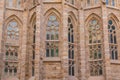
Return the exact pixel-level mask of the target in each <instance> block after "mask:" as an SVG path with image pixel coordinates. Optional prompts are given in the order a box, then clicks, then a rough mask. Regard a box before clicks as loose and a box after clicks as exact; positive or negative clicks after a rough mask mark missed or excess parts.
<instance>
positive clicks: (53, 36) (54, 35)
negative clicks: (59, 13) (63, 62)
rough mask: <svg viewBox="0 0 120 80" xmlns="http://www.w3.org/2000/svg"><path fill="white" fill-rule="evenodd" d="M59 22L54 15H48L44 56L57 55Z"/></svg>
mask: <svg viewBox="0 0 120 80" xmlns="http://www.w3.org/2000/svg"><path fill="white" fill-rule="evenodd" d="M58 45H59V22H58V20H57V17H56V16H55V15H50V16H49V18H48V22H47V27H46V57H58V56H59V46H58Z"/></svg>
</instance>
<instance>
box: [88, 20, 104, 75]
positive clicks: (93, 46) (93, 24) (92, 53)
mask: <svg viewBox="0 0 120 80" xmlns="http://www.w3.org/2000/svg"><path fill="white" fill-rule="evenodd" d="M88 32H89V45H88V46H89V68H90V75H91V76H99V75H102V74H103V52H102V46H103V45H102V27H101V26H100V24H99V22H98V21H97V20H96V19H93V20H91V21H90V23H89V27H88Z"/></svg>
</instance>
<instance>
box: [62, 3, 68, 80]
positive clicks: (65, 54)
mask: <svg viewBox="0 0 120 80" xmlns="http://www.w3.org/2000/svg"><path fill="white" fill-rule="evenodd" d="M66 8H67V5H64V10H63V16H62V21H63V22H62V23H63V27H62V34H63V35H62V46H63V47H62V55H61V59H62V68H63V70H62V75H63V80H68V73H69V71H68V68H69V64H68V12H67V9H66Z"/></svg>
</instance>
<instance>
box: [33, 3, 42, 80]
mask: <svg viewBox="0 0 120 80" xmlns="http://www.w3.org/2000/svg"><path fill="white" fill-rule="evenodd" d="M40 17H41V5H38V6H37V7H36V41H35V80H42V79H40V75H41V74H40V66H41V65H40V27H41V26H40V24H41V18H40Z"/></svg>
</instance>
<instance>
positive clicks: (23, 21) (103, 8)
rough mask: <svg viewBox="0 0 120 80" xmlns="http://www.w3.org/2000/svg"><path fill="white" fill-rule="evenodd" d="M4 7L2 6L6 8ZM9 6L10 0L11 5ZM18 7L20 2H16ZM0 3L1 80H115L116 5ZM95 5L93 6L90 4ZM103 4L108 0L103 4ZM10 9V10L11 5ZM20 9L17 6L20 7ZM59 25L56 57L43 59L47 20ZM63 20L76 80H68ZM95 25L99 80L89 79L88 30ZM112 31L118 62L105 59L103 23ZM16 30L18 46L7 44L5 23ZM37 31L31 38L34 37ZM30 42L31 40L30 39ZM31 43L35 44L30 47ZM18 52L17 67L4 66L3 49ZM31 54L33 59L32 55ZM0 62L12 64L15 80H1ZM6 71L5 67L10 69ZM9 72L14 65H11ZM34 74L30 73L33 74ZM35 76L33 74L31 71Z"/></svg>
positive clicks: (119, 77)
mask: <svg viewBox="0 0 120 80" xmlns="http://www.w3.org/2000/svg"><path fill="white" fill-rule="evenodd" d="M5 1H6V2H5ZM10 1H11V0H10ZM18 1H19V0H18ZM20 1H21V2H17V0H13V3H12V2H10V5H9V2H8V0H0V80H120V35H119V34H120V28H119V27H120V2H119V0H113V1H115V3H113V4H112V0H109V2H108V5H107V4H105V0H90V3H89V2H87V1H89V0H74V1H75V2H72V0H20ZM95 1H98V2H95ZM106 1H107V0H106ZM11 4H12V5H11ZM19 4H20V5H19ZM51 14H52V15H56V16H57V20H58V21H59V40H58V41H57V42H58V43H59V56H58V57H49V58H47V57H46V25H47V24H48V23H47V21H48V17H49V16H50V15H51ZM68 18H71V19H72V24H73V27H74V29H73V31H74V43H73V44H72V45H74V48H75V51H74V58H75V59H74V64H75V75H74V76H69V62H68V61H70V60H69V57H68V55H69V54H68V50H69V48H68V44H70V43H68ZM91 19H97V20H98V22H99V23H100V26H101V27H102V31H101V32H102V45H103V46H102V52H103V59H102V60H103V75H101V76H90V69H89V53H90V52H89V37H88V36H89V33H88V24H89V21H90V20H91ZM110 19H111V20H113V22H114V25H115V27H116V35H117V44H115V45H117V47H118V49H117V50H118V60H111V59H110V44H109V38H108V37H109V36H108V34H109V33H108V20H110ZM11 21H16V22H17V23H18V24H19V25H18V26H19V40H13V39H8V38H7V26H9V25H8V24H9V22H11ZM34 26H36V32H35V33H33V32H34V29H35V28H34ZM33 36H35V39H33ZM34 40H35V41H34ZM10 46H12V47H17V48H19V49H18V59H17V61H11V60H6V47H10ZM33 53H35V54H33ZM5 62H9V63H12V64H11V65H10V66H12V65H13V63H15V64H16V63H17V75H16V76H13V74H14V71H12V72H11V73H12V76H11V75H10V73H9V72H10V70H8V74H5V67H6V64H7V63H6V64H5ZM10 66H7V67H10ZM13 67H14V65H13ZM33 69H34V70H33ZM32 70H33V71H34V72H33V71H32Z"/></svg>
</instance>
